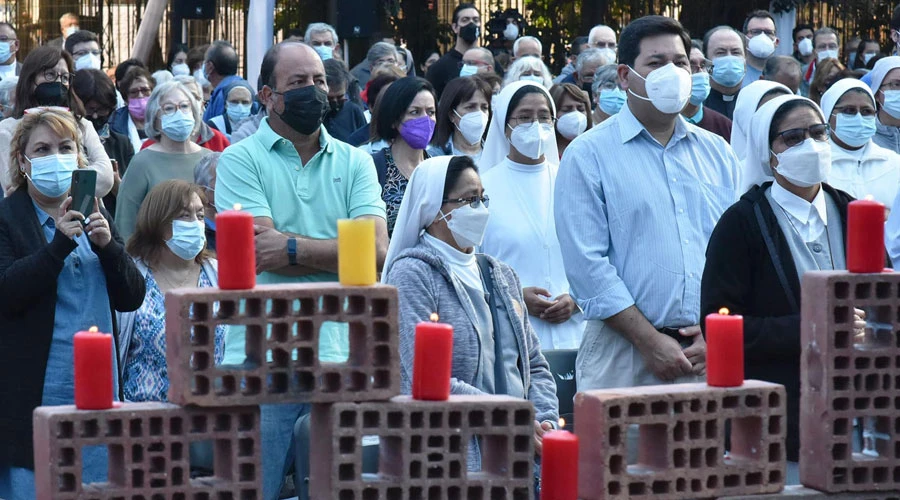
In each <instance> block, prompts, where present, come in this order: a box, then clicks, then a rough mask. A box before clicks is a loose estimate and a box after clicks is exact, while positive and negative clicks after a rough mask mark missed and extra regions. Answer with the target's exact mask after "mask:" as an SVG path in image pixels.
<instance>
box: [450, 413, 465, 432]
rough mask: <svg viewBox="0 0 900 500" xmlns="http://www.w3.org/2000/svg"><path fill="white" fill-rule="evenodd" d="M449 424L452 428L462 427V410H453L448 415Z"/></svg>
mask: <svg viewBox="0 0 900 500" xmlns="http://www.w3.org/2000/svg"><path fill="white" fill-rule="evenodd" d="M447 426H448V427H449V428H451V429H458V428H460V427H462V412H460V411H451V412H450V413H449V414H448V415H447Z"/></svg>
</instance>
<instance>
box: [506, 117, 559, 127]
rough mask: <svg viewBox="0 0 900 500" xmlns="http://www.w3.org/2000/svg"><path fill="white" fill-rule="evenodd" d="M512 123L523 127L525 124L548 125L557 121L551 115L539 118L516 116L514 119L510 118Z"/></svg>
mask: <svg viewBox="0 0 900 500" xmlns="http://www.w3.org/2000/svg"><path fill="white" fill-rule="evenodd" d="M510 121H512V122H515V125H522V124H523V123H534V122H538V123H543V124H545V125H546V124H548V123H555V122H556V119H555V118H553V117H552V116H550V115H538V116H533V115H532V116H529V115H521V116H514V117H512V118H510Z"/></svg>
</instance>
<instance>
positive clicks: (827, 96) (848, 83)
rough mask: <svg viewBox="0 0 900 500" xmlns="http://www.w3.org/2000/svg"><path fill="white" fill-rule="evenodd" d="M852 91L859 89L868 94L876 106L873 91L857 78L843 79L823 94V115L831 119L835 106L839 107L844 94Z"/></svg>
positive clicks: (821, 100)
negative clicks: (838, 104)
mask: <svg viewBox="0 0 900 500" xmlns="http://www.w3.org/2000/svg"><path fill="white" fill-rule="evenodd" d="M852 89H859V90H861V91H863V92H865V93H866V94H868V96H869V98H870V99H872V104H873V105H875V95H874V94H872V89H870V88H869V86H868V85H866V84H865V83H863V82H861V81H859V80H857V79H856V78H842V79H840V80H838V81H836V82H834V85H832V86H831V87H830V88H829V89H828V90H827V91H826V92H825V93H824V94H822V98H821V99H820V100H819V102H821V103H822V113H823V114H825V116H827V117H829V119H831V118H830V117H831V112H832V111H834V106H835V105H837V103H838V101H840V100H841V97H843V96H844V94H846V93H847V92H848V91H849V90H852ZM832 133H834V132H832Z"/></svg>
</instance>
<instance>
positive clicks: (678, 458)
mask: <svg viewBox="0 0 900 500" xmlns="http://www.w3.org/2000/svg"><path fill="white" fill-rule="evenodd" d="M686 464H687V451H685V450H683V449H677V450H675V452H674V453H673V454H672V465H673V466H674V467H675V468H678V469H681V468H683V467H684V466H685V465H686Z"/></svg>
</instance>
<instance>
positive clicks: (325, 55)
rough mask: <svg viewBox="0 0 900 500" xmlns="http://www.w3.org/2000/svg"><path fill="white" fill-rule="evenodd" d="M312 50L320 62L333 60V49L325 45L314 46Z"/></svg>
mask: <svg viewBox="0 0 900 500" xmlns="http://www.w3.org/2000/svg"><path fill="white" fill-rule="evenodd" d="M313 50H315V51H316V53H317V54H319V57H320V58H321V59H322V61H327V60H329V59H333V58H334V47H329V46H327V45H315V46H313Z"/></svg>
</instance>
